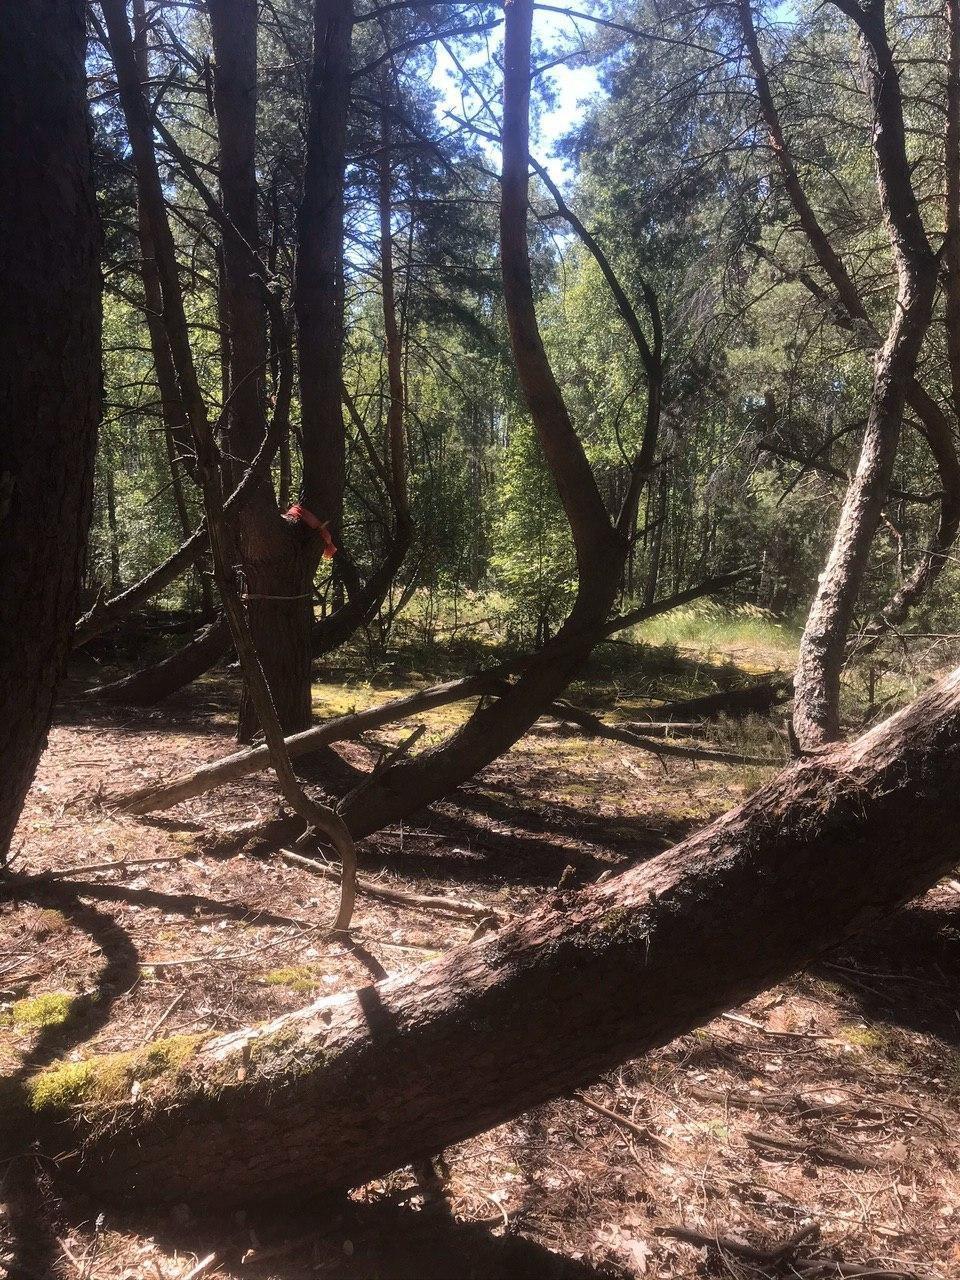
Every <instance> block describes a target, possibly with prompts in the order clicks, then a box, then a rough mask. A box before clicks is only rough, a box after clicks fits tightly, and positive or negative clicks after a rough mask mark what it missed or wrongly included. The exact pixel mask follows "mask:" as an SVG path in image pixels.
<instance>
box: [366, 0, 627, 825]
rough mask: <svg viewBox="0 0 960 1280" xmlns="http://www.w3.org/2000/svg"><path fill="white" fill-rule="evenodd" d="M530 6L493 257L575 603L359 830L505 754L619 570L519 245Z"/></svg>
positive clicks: (508, 86)
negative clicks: (562, 526) (572, 567)
mask: <svg viewBox="0 0 960 1280" xmlns="http://www.w3.org/2000/svg"><path fill="white" fill-rule="evenodd" d="M532 19H533V5H532V0H515V2H514V3H512V4H510V5H508V6H507V7H506V10H505V31H504V40H505V43H504V103H503V174H502V181H501V200H500V257H501V268H502V273H503V291H504V303H505V308H506V313H507V320H508V324H509V328H510V342H511V347H512V351H513V357H514V361H515V364H516V369H517V376H518V379H519V382H520V387H521V390H522V392H523V396H524V400H525V401H526V404H527V408H528V409H529V412H530V417H531V418H532V420H533V424H534V426H535V428H536V431H537V437H538V440H539V442H540V447H541V449H542V451H543V455H544V458H545V461H546V464H547V467H548V469H549V471H550V474H551V476H552V478H553V480H554V483H555V484H556V486H557V490H558V492H559V495H560V500H561V502H562V503H563V508H564V512H565V514H566V517H567V520H568V522H569V525H570V531H571V535H572V538H573V544H574V549H575V553H576V562H577V597H576V600H575V602H574V605H573V608H572V610H571V613H570V616H569V617H568V619H567V621H566V622H565V624H564V626H563V627H562V628H561V629H560V631H559V632H558V634H557V635H556V636H555V637H554V639H553V641H551V642H550V643H549V644H547V645H546V646H544V648H543V649H541V650H540V651H539V652H538V653H536V654H534V655H533V656H532V657H531V658H530V659H529V660H528V661H527V663H526V664H525V667H524V670H523V673H522V675H521V676H520V678H519V679H518V680H517V681H516V683H515V684H513V685H512V686H511V687H510V688H509V689H508V690H507V691H506V692H505V693H504V695H503V696H502V697H501V698H499V699H498V700H497V701H496V702H495V703H492V704H490V705H486V706H483V705H481V706H480V707H478V709H477V710H476V711H475V712H474V714H473V715H472V716H471V717H470V719H469V720H468V721H467V723H466V724H465V725H464V726H463V727H462V728H461V729H460V730H459V731H458V732H457V733H455V734H453V735H452V737H451V738H450V739H449V740H448V741H447V742H445V743H443V744H442V745H441V746H439V747H436V748H434V749H432V750H428V751H424V752H422V753H421V754H420V755H418V756H416V757H413V758H410V759H405V760H403V761H402V762H400V763H398V764H395V765H393V766H392V767H390V768H387V769H384V770H383V771H382V772H381V773H380V774H379V775H378V776H377V777H375V778H371V779H368V780H367V781H366V782H365V783H364V786H363V788H362V791H360V792H359V793H358V795H357V796H356V797H355V798H351V797H350V796H347V797H346V798H345V800H344V801H343V804H342V813H343V816H344V818H345V820H346V822H347V825H348V826H349V827H350V829H351V831H353V832H354V833H355V834H358V835H359V834H366V833H369V832H371V831H375V830H378V829H379V828H380V827H382V826H386V825H388V824H389V823H391V822H395V821H397V820H399V819H400V818H402V817H404V816H406V815H407V814H410V813H413V812H416V811H417V810H418V809H421V808H423V807H424V806H426V805H428V804H430V803H432V801H434V800H437V799H439V798H440V797H442V796H444V795H447V794H449V793H450V792H451V791H453V790H454V789H455V788H456V787H458V786H459V785H460V784H461V783H462V782H464V781H466V780H467V779H468V778H470V777H472V776H473V775H474V774H475V773H477V772H479V770H480V769H482V768H483V767H484V766H485V765H487V764H489V763H490V761H491V760H494V759H496V758H497V756H500V755H502V754H503V753H504V752H505V751H507V750H509V749H510V747H512V746H513V744H514V743H515V742H516V741H517V740H518V739H519V738H520V737H522V736H523V734H524V733H526V731H527V730H528V729H529V728H530V726H531V725H532V724H534V723H535V722H536V721H537V720H538V719H539V717H540V716H541V715H542V714H543V712H544V711H545V710H546V709H547V708H548V707H549V705H550V704H551V703H552V702H553V700H554V699H555V698H556V697H558V696H559V695H560V694H561V693H562V692H563V690H564V689H565V688H566V686H567V684H568V683H569V682H570V680H571V678H572V677H573V675H574V673H575V672H576V671H577V670H578V669H579V668H580V666H581V665H582V663H583V662H584V660H585V659H586V657H587V656H588V655H589V653H590V651H591V649H592V648H593V646H594V644H595V643H596V641H597V640H598V639H599V638H600V636H601V634H602V628H603V624H604V622H605V620H606V618H607V615H608V613H609V612H610V610H611V608H612V606H613V603H614V600H615V599H616V594H617V590H618V588H619V584H620V578H621V574H622V571H623V564H624V560H625V558H626V551H627V541H626V539H625V538H624V537H622V536H621V534H620V533H619V532H618V531H617V530H616V529H615V528H614V526H613V523H612V521H611V519H610V516H609V515H608V513H607V511H606V508H605V507H604V504H603V499H602V497H601V496H600V491H599V489H598V487H597V483H596V479H595V477H594V475H593V472H592V471H591V469H590V464H589V462H588V460H587V457H586V454H585V452H584V449H583V446H582V444H581V442H580V440H579V438H578V436H577V433H576V431H575V429H574V426H573V423H572V421H571V419H570V415H569V413H568V411H567V407H566V404H565V403H564V399H563V395H562V393H561V391H560V388H559V386H558V385H557V381H556V379H555V377H554V375H553V371H552V369H551V367H550V363H549V360H548V359H547V355H546V352H545V350H544V346H543V342H542V339H541V337H540V330H539V327H538V325H537V316H536V309H535V306H534V298H533V287H532V282H531V272H530V256H529V251H528V247H527V205H528V195H529V108H530V44H531V26H532Z"/></svg>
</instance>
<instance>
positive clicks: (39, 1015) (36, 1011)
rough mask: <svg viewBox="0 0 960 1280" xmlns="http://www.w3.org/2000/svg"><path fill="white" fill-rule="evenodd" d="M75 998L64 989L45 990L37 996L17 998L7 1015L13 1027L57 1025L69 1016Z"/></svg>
mask: <svg viewBox="0 0 960 1280" xmlns="http://www.w3.org/2000/svg"><path fill="white" fill-rule="evenodd" d="M75 998H76V997H74V996H72V995H70V994H69V993H68V992H66V991H45V992H44V993H43V994H42V995H39V996H30V997H28V998H26V999H24V1000H17V1001H16V1003H15V1004H12V1005H11V1006H10V1009H9V1011H8V1014H7V1016H8V1018H9V1020H10V1021H11V1022H12V1023H13V1025H14V1026H15V1027H20V1028H21V1029H22V1030H24V1031H32V1030H37V1029H39V1028H42V1027H58V1026H60V1024H61V1023H63V1022H66V1020H67V1019H68V1018H69V1017H70V1010H71V1009H72V1008H73V1003H74V1000H75Z"/></svg>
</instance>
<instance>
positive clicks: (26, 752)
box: [0, 0, 100, 859]
mask: <svg viewBox="0 0 960 1280" xmlns="http://www.w3.org/2000/svg"><path fill="white" fill-rule="evenodd" d="M84 9H85V6H84V5H83V4H82V3H80V0H63V3H60V4H57V5H51V4H50V3H49V2H48V0H22V2H21V3H17V4H10V5H4V6H3V7H2V11H0V154H2V155H3V157H4V174H3V181H2V183H0V225H2V227H3V271H2V273H0V350H2V352H3V358H2V360H0V455H2V463H0V759H2V768H0V859H3V858H5V856H6V853H7V850H8V848H9V843H10V838H11V836H12V834H13V829H14V826H15V825H16V822H17V818H18V817H19V814H20V806H21V803H22V801H23V797H24V795H25V794H26V790H27V788H28V787H29V785H30V782H31V780H32V778H33V773H34V769H35V767H36V763H37V759H38V758H39V755H40V752H41V751H42V750H43V747H44V744H45V741H46V735H47V730H48V727H49V724H50V715H51V710H52V705H53V697H54V693H55V691H56V687H57V683H58V681H59V679H60V675H61V673H62V670H63V665H64V662H65V660H66V655H67V649H68V646H69V642H70V633H71V631H72V628H73V622H74V619H75V618H76V611H77V600H78V593H79V588H80V583H81V573H82V567H83V561H84V553H85V548H86V537H87V529H88V526H89V522H90V506H91V490H92V484H93V460H94V451H95V445H96V428H97V422H98V420H99V417H100V272H99V231H98V224H97V215H96V208H95V201H94V187H93V178H92V165H91V152H90V139H89V136H88V123H87V104H86V81H85V70H84V57H85V52H86V28H85V13H84Z"/></svg>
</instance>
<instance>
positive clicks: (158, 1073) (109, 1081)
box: [26, 1035, 207, 1112]
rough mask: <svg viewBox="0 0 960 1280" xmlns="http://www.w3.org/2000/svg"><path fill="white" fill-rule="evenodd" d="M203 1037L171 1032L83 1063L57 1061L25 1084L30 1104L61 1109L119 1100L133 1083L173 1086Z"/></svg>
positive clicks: (43, 1108)
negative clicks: (145, 1042) (127, 1050)
mask: <svg viewBox="0 0 960 1280" xmlns="http://www.w3.org/2000/svg"><path fill="white" fill-rule="evenodd" d="M205 1039H207V1037H206V1036H203V1035H197V1036H171V1037H170V1038H169V1039H167V1040H157V1041H155V1042H154V1043H153V1044H150V1045H147V1046H146V1048H143V1049H134V1050H131V1051H130V1052H128V1053H110V1054H105V1055H104V1056H102V1057H99V1058H86V1059H84V1060H83V1061H82V1062H61V1063H58V1064H56V1065H55V1066H52V1067H49V1068H48V1069H47V1070H45V1071H41V1072H39V1073H38V1074H37V1075H35V1076H32V1077H31V1078H30V1079H29V1080H28V1081H27V1082H26V1092H27V1098H28V1101H29V1105H30V1106H31V1108H32V1109H33V1110H34V1111H38V1112H42V1111H64V1110H67V1109H68V1108H70V1107H76V1106H81V1105H82V1104H84V1103H87V1104H93V1105H95V1104H97V1103H105V1102H120V1101H122V1100H123V1099H124V1098H128V1097H129V1096H130V1093H131V1090H132V1089H133V1086H134V1084H135V1083H136V1084H139V1085H141V1086H143V1085H144V1084H147V1083H152V1084H154V1085H155V1086H157V1088H155V1089H153V1090H151V1092H159V1091H160V1088H161V1087H162V1086H169V1087H172V1084H173V1080H175V1078H176V1076H177V1074H178V1072H180V1071H181V1069H182V1068H183V1067H184V1066H185V1064H186V1063H187V1062H188V1060H189V1059H190V1058H191V1057H192V1056H193V1054H194V1052H195V1051H196V1049H197V1046H198V1045H199V1044H201V1043H202V1042H203V1041H204V1040H205Z"/></svg>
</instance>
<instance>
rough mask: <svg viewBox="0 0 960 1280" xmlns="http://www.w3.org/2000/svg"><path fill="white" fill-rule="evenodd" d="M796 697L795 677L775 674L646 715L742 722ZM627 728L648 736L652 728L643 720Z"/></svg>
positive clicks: (664, 718)
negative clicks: (722, 717)
mask: <svg viewBox="0 0 960 1280" xmlns="http://www.w3.org/2000/svg"><path fill="white" fill-rule="evenodd" d="M792 694H793V678H792V677H791V676H785V675H774V676H771V677H770V679H769V680H755V681H754V682H753V683H752V684H748V685H744V686H743V687H742V688H740V689H722V690H721V691H720V692H719V693H707V694H704V695H703V696H702V697H700V698H684V699H682V700H681V701H678V702H664V703H661V704H660V705H659V706H656V707H650V708H649V709H648V711H647V712H646V714H647V715H649V716H651V717H652V718H653V719H654V720H655V721H658V722H661V721H671V720H696V719H698V718H702V719H704V720H713V719H715V718H716V717H717V716H729V717H730V718H731V719H734V720H739V719H741V718H743V717H744V716H753V715H765V714H766V713H767V712H768V711H771V710H772V709H773V708H774V707H775V706H776V705H777V703H779V702H785V701H786V699H787V698H789V697H790V696H791V695H792ZM626 727H628V728H629V727H635V728H636V730H637V732H638V733H647V732H648V731H649V725H646V724H644V722H643V721H642V720H637V721H635V722H632V723H631V725H628V726H626Z"/></svg>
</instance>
